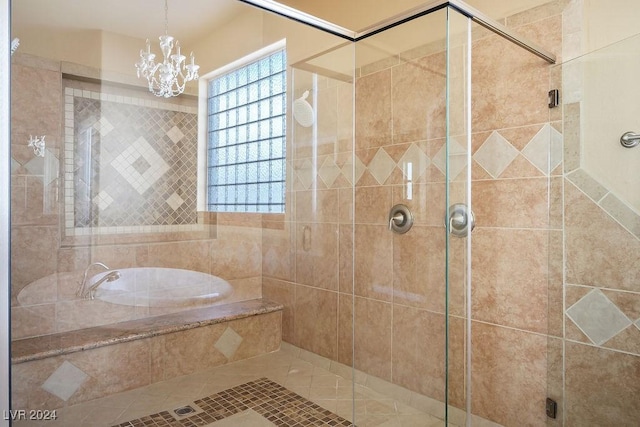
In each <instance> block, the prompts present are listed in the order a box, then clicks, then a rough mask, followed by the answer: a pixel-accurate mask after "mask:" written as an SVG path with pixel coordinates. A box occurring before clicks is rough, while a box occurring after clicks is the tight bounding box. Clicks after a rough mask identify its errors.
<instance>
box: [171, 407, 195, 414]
mask: <svg viewBox="0 0 640 427" xmlns="http://www.w3.org/2000/svg"><path fill="white" fill-rule="evenodd" d="M173 412H175V413H176V415H180V416H184V415H187V414H191V413H193V412H196V410H195V409H193V408H192V407H191V406H183V407H181V408H178V409H174V410H173Z"/></svg>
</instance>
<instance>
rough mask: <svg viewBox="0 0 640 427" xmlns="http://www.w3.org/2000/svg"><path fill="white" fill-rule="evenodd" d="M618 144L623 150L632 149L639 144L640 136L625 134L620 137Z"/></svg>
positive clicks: (631, 133)
mask: <svg viewBox="0 0 640 427" xmlns="http://www.w3.org/2000/svg"><path fill="white" fill-rule="evenodd" d="M620 144H622V146H623V147H625V148H633V147H635V146H636V145H638V144H640V134H639V133H635V132H625V133H624V134H622V136H621V137H620Z"/></svg>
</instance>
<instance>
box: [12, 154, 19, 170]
mask: <svg viewBox="0 0 640 427" xmlns="http://www.w3.org/2000/svg"><path fill="white" fill-rule="evenodd" d="M20 166H21V165H20V163H18V162H17V161H16V159H14V158H13V157H12V158H11V173H14V172H15V171H16V170H17V169H18V168H19V167H20Z"/></svg>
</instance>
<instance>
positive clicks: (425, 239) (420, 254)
mask: <svg viewBox="0 0 640 427" xmlns="http://www.w3.org/2000/svg"><path fill="white" fill-rule="evenodd" d="M445 237H446V236H445V233H444V230H443V227H422V226H414V227H413V228H412V229H411V231H410V232H409V233H406V234H403V235H394V237H393V260H394V264H393V301H394V302H395V303H396V304H402V305H407V306H411V307H418V308H423V309H427V310H430V311H433V312H437V313H444V312H445V301H446V299H445V298H446V296H445V292H446V282H445V267H446V265H445V262H446V258H445V255H446V253H445V250H446V249H445ZM449 249H450V257H449V260H450V268H449V302H450V313H452V314H458V315H461V314H463V312H464V289H465V288H464V270H463V267H464V241H462V240H456V241H451V245H450V248H449Z"/></svg>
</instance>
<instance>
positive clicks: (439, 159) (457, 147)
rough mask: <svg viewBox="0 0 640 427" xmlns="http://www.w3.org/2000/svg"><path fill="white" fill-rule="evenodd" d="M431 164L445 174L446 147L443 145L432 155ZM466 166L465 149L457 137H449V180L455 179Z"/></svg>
mask: <svg viewBox="0 0 640 427" xmlns="http://www.w3.org/2000/svg"><path fill="white" fill-rule="evenodd" d="M433 164H434V165H435V166H436V167H437V168H438V169H439V170H440V172H442V174H443V175H446V170H447V147H446V146H445V145H443V146H442V147H441V148H440V150H438V152H437V153H436V155H435V156H433ZM466 167H467V150H466V149H465V148H464V146H462V145H461V144H460V143H459V142H458V140H457V139H455V138H450V139H449V180H453V179H455V178H456V177H457V176H458V175H459V174H460V172H462V171H463V170H464V169H465V168H466Z"/></svg>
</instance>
